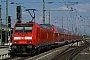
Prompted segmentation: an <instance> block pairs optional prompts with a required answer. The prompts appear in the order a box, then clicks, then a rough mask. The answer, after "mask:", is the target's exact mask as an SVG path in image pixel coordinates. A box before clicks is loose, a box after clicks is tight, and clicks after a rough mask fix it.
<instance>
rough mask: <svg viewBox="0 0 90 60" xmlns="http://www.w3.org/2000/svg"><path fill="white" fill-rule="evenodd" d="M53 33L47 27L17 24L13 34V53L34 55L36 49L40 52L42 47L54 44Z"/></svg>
mask: <svg viewBox="0 0 90 60" xmlns="http://www.w3.org/2000/svg"><path fill="white" fill-rule="evenodd" d="M53 33H54V32H53V30H52V28H50V27H48V26H46V25H42V24H41V25H39V24H37V23H34V22H26V23H22V22H19V23H18V22H17V23H16V24H15V26H14V30H13V34H12V46H11V49H12V52H13V53H15V54H18V53H31V52H33V53H34V52H35V51H36V49H37V50H40V49H41V47H46V46H48V45H51V44H54V42H53Z"/></svg>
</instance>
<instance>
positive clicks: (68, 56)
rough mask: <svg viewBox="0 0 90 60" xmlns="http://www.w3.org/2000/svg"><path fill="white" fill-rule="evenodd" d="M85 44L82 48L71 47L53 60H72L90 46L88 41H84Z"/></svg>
mask: <svg viewBox="0 0 90 60" xmlns="http://www.w3.org/2000/svg"><path fill="white" fill-rule="evenodd" d="M84 43H85V44H83V45H81V46H70V47H69V48H68V49H66V50H65V51H63V52H61V53H60V54H58V55H56V56H55V57H54V58H52V59H51V60H72V59H73V58H74V57H75V56H76V55H77V54H78V53H79V52H80V51H81V50H83V49H85V48H87V47H88V46H90V43H88V42H87V41H84Z"/></svg>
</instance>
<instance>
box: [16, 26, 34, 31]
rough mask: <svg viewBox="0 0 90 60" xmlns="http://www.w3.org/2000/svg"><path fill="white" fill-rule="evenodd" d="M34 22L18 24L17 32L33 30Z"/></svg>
mask: <svg viewBox="0 0 90 60" xmlns="http://www.w3.org/2000/svg"><path fill="white" fill-rule="evenodd" d="M32 27H33V24H16V29H15V32H32Z"/></svg>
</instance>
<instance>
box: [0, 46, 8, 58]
mask: <svg viewBox="0 0 90 60" xmlns="http://www.w3.org/2000/svg"><path fill="white" fill-rule="evenodd" d="M8 57H10V56H9V48H8V47H7V46H0V59H4V58H8Z"/></svg>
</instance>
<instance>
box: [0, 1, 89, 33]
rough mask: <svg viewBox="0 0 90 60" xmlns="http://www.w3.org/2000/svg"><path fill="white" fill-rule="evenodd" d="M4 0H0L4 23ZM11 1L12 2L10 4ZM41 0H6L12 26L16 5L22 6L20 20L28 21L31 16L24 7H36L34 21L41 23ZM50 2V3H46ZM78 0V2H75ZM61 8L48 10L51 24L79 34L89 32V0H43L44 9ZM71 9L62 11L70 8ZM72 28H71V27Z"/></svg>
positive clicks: (46, 16) (14, 19) (46, 19)
mask: <svg viewBox="0 0 90 60" xmlns="http://www.w3.org/2000/svg"><path fill="white" fill-rule="evenodd" d="M5 1H6V0H0V4H1V7H2V19H3V23H5V20H4V19H5V18H6V15H5V14H6V2H5ZM11 2H13V3H14V4H10V3H11ZM42 2H43V0H8V15H9V16H11V17H12V27H13V25H14V24H15V22H16V21H17V20H16V6H18V5H20V6H22V21H24V22H26V21H30V20H31V17H30V15H29V13H28V12H27V11H25V9H28V8H34V9H36V11H35V13H36V18H35V19H36V22H37V23H43V17H42V16H43V12H42V10H43V3H42ZM48 2H52V3H48ZM77 2H78V3H77ZM49 9H50V10H63V11H50V20H51V22H50V23H51V24H53V25H56V26H59V27H61V28H62V22H63V28H64V29H67V30H70V31H72V30H74V31H75V32H78V33H81V34H90V32H89V30H90V27H89V26H90V24H89V22H90V0H45V10H49ZM70 9H73V11H64V10H70ZM48 20H49V12H48V11H46V12H45V23H48V22H49V21H48ZM72 28H73V29H72Z"/></svg>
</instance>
